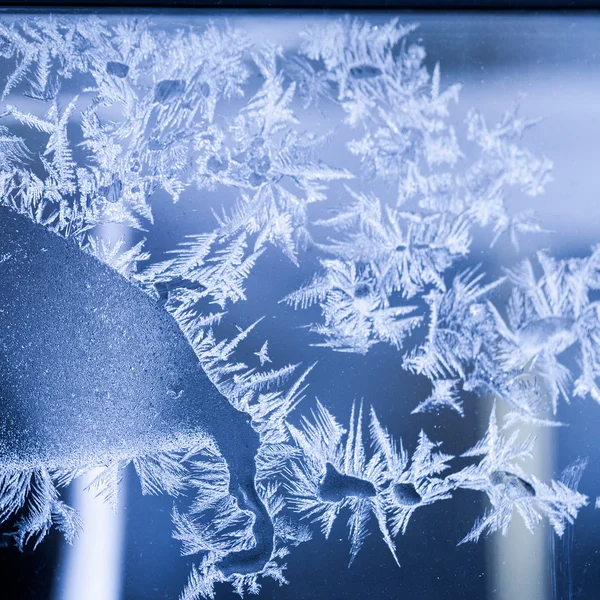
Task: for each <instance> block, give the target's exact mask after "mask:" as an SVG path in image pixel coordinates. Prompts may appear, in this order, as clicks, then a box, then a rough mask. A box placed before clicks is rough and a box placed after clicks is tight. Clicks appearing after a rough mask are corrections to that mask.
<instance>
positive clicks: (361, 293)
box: [354, 283, 371, 298]
mask: <svg viewBox="0 0 600 600" xmlns="http://www.w3.org/2000/svg"><path fill="white" fill-rule="evenodd" d="M370 293H371V288H370V286H369V285H368V284H366V283H359V284H358V285H357V286H356V287H355V288H354V297H355V298H367V297H368V296H369V294H370Z"/></svg>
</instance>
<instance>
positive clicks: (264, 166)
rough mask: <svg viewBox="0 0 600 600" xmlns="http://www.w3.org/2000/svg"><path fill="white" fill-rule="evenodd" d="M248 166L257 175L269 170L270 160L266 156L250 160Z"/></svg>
mask: <svg viewBox="0 0 600 600" xmlns="http://www.w3.org/2000/svg"><path fill="white" fill-rule="evenodd" d="M248 166H249V167H250V168H251V169H252V170H253V171H256V172H257V173H266V172H267V171H268V170H269V169H270V168H271V159H270V158H269V157H268V156H261V157H255V158H251V159H250V160H249V161H248Z"/></svg>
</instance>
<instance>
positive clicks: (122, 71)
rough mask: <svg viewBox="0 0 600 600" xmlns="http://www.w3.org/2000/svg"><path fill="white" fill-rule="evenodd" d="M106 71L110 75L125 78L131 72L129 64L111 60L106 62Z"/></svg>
mask: <svg viewBox="0 0 600 600" xmlns="http://www.w3.org/2000/svg"><path fill="white" fill-rule="evenodd" d="M106 72H107V73H108V74H109V75H113V76H114V77H119V78H120V79H123V78H124V77H127V75H128V73H129V66H128V65H126V64H125V63H122V62H116V61H110V62H107V63H106Z"/></svg>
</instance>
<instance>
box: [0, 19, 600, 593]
mask: <svg viewBox="0 0 600 600" xmlns="http://www.w3.org/2000/svg"><path fill="white" fill-rule="evenodd" d="M124 14H125V13H123V14H115V13H111V17H110V18H111V19H115V20H118V19H119V18H123V15H124ZM338 16H339V14H337V13H334V14H317V13H299V12H295V13H289V14H280V13H276V12H269V13H266V12H265V13H259V14H253V13H251V12H245V13H230V14H228V15H227V17H226V18H227V21H228V22H229V23H230V24H231V25H232V26H237V27H241V28H242V29H244V30H245V31H246V32H247V33H248V34H249V35H250V36H251V37H253V38H255V39H256V40H257V41H258V40H261V41H263V40H265V39H268V40H270V41H272V42H273V43H278V44H280V45H282V46H283V47H284V49H294V48H296V47H297V46H298V44H299V37H298V32H299V31H300V30H302V29H305V27H306V26H308V25H310V24H311V23H314V22H320V21H323V20H326V19H332V18H336V17H338ZM361 16H363V17H364V18H367V19H368V20H370V21H371V22H372V23H377V22H385V21H387V20H389V19H390V18H391V17H395V16H397V17H399V18H400V19H401V20H402V21H405V22H408V23H419V24H420V26H419V29H418V30H417V32H416V33H415V34H413V39H414V41H418V42H420V43H422V45H423V46H424V47H425V48H426V50H427V61H428V65H429V66H430V68H433V67H434V65H435V64H436V63H438V62H439V63H440V66H441V73H442V87H445V86H447V85H450V84H453V83H456V82H459V83H461V84H462V85H463V88H462V91H461V96H460V102H459V103H458V104H457V105H456V106H455V107H454V108H453V112H452V117H451V122H452V124H453V125H454V127H455V128H456V130H457V134H458V137H459V140H460V141H461V142H464V126H463V121H464V118H465V116H466V114H467V112H468V110H469V109H470V108H472V107H475V108H477V109H478V110H479V111H481V112H482V113H483V114H484V115H485V117H486V120H487V121H488V123H489V124H493V123H495V122H496V121H498V120H499V119H500V118H501V115H502V113H503V112H504V111H505V110H507V109H508V108H510V106H511V104H512V103H513V102H515V101H517V100H518V101H519V103H520V107H521V114H522V115H523V116H524V117H527V118H536V117H540V118H541V119H542V120H541V122H540V123H539V124H538V125H537V126H535V127H534V128H533V129H531V130H530V131H528V132H527V134H526V138H525V146H526V147H528V148H529V149H530V150H532V151H533V152H535V153H537V154H542V155H546V156H548V157H549V158H550V159H551V160H552V161H553V162H554V181H553V182H552V183H551V184H550V185H549V186H548V188H547V191H546V193H545V194H542V195H540V196H538V197H535V198H524V197H523V196H519V197H518V198H515V199H514V202H515V203H516V204H518V206H515V208H518V209H520V210H523V209H528V208H531V209H534V210H535V211H536V212H537V214H538V216H539V217H540V220H541V223H542V225H543V226H544V227H545V228H546V229H548V230H549V233H545V234H542V235H537V236H530V237H529V238H528V239H527V240H526V241H525V242H524V243H523V244H522V246H521V248H520V250H519V252H518V253H517V252H515V250H514V249H513V248H512V247H511V246H510V244H509V243H508V241H507V240H503V241H502V242H500V243H499V244H498V245H497V246H495V247H494V248H493V249H492V250H489V248H488V247H487V246H486V245H485V244H484V240H482V241H481V256H479V257H478V258H477V259H473V264H476V263H477V262H480V261H482V262H485V264H486V267H487V266H489V267H490V268H491V269H493V268H497V269H499V268H500V267H503V266H511V265H514V264H515V263H516V262H517V261H518V260H521V259H522V258H524V257H526V256H529V255H530V254H531V253H533V252H534V251H535V250H537V249H541V248H547V249H550V250H551V251H552V252H553V253H554V254H556V255H558V256H572V255H583V254H585V253H587V252H588V251H589V248H590V246H591V245H593V244H597V243H600V204H599V202H598V194H599V193H600V168H599V167H598V165H597V163H598V162H599V160H600V108H599V105H600V17H597V16H595V15H591V14H590V15H585V14H578V15H574V14H569V13H563V14H558V13H557V14H534V13H528V14H516V13H515V14H511V13H502V14H497V13H485V14H483V13H466V12H464V13H438V12H428V13H415V12H404V13H395V14H391V13H383V12H377V13H373V14H365V13H364V12H363V13H361ZM0 18H1V17H0ZM152 18H153V19H154V20H155V21H156V22H160V23H161V25H163V24H164V27H165V28H173V30H175V29H176V28H177V27H181V26H190V25H196V24H198V26H200V27H202V26H204V24H205V23H206V22H207V20H209V19H214V20H216V21H220V20H221V19H224V18H225V17H224V16H223V15H222V14H220V13H209V12H203V13H198V12H194V13H191V12H189V13H186V12H180V11H177V12H169V11H164V12H156V13H155V14H154V15H153V17H152ZM0 69H1V67H0ZM314 118H315V123H316V124H317V125H318V121H319V120H320V119H327V114H317V113H315V115H314ZM315 123H311V124H307V129H312V130H314V126H315ZM341 144H343V140H342V139H340V140H334V141H333V143H332V146H331V148H330V152H331V154H332V155H335V153H336V145H337V147H339V146H341ZM467 160H468V157H467ZM339 166H344V165H339ZM380 193H381V194H382V195H383V194H385V193H387V192H386V190H385V189H384V188H382V189H381V190H380ZM524 202H526V203H527V204H526V205H525V204H524ZM154 207H155V214H156V217H155V233H154V234H153V235H152V236H151V237H150V238H149V241H150V247H149V248H148V250H150V251H151V252H157V253H160V252H162V251H164V249H166V248H172V247H174V246H175V244H176V243H177V242H178V241H180V240H181V239H182V238H183V237H184V235H186V234H188V233H199V232H201V231H205V230H207V229H209V228H210V226H206V225H203V222H204V220H205V219H207V218H210V211H209V210H208V209H207V208H206V207H204V206H202V198H199V193H198V192H195V191H188V192H186V193H185V194H184V196H183V197H182V199H181V200H180V202H179V203H178V204H176V205H174V204H173V203H172V202H171V201H170V200H166V199H165V201H164V202H158V201H157V202H155V203H154ZM314 266H315V259H314V257H313V258H311V256H310V255H309V254H308V253H306V256H305V257H303V260H302V261H301V267H300V268H297V267H295V266H294V265H292V264H291V263H290V262H289V261H288V260H287V259H286V258H285V257H283V256H282V255H281V254H280V253H277V252H272V253H267V255H266V256H265V259H264V260H263V261H262V262H261V263H259V264H258V265H257V267H256V269H255V271H254V272H253V275H252V277H251V278H250V279H249V281H248V294H247V295H248V302H246V303H241V305H240V306H237V305H236V306H235V307H234V309H233V310H232V311H231V313H230V314H232V315H233V316H234V319H235V322H236V324H238V325H240V326H245V325H248V324H250V323H251V322H253V321H254V320H255V319H256V318H257V316H262V315H263V314H264V315H266V319H265V320H264V321H263V323H262V328H261V334H262V335H264V337H265V339H268V340H269V349H270V352H271V354H272V356H276V360H277V363H278V365H283V364H286V363H290V362H291V363H302V364H303V365H309V364H312V363H313V362H314V361H318V364H317V367H316V368H315V369H314V371H313V373H312V377H311V379H310V388H309V389H308V392H307V398H306V400H305V401H304V403H303V404H302V405H301V407H300V408H299V409H298V411H299V412H300V413H302V412H304V413H308V412H309V410H310V408H312V407H313V406H314V398H315V397H318V398H319V399H321V400H322V401H323V402H324V403H325V404H326V406H327V407H328V408H329V409H330V410H331V411H332V412H333V413H334V414H335V416H336V417H337V418H339V420H340V421H342V422H347V419H348V417H349V413H350V407H351V403H352V401H354V400H358V401H360V400H361V399H362V400H364V401H365V403H366V404H372V405H373V406H374V407H375V408H376V410H377V412H378V415H379V416H380V418H381V421H382V422H383V423H385V425H386V426H387V427H388V429H389V430H390V431H391V433H393V434H394V435H396V436H400V437H402V439H403V441H404V445H405V448H406V449H407V450H408V451H409V452H412V451H413V450H414V447H415V445H416V441H417V436H418V433H419V431H420V430H421V429H425V430H426V431H427V433H428V434H429V435H430V437H431V438H432V439H434V440H443V441H444V445H443V449H444V450H445V451H447V452H449V453H460V452H462V451H464V450H465V449H467V448H469V447H471V446H472V445H473V444H474V443H475V442H476V441H477V439H479V437H480V436H481V435H482V433H483V432H484V431H485V428H486V426H487V421H488V418H489V413H490V410H491V407H492V405H491V402H486V401H485V399H482V400H476V399H475V398H470V399H465V405H466V406H467V411H466V415H465V417H464V418H461V417H460V416H458V415H457V414H454V413H452V414H449V413H442V414H440V415H435V414H434V415H431V414H429V415H410V411H411V410H412V409H413V408H414V406H415V405H416V404H417V403H418V402H419V401H420V400H422V399H423V398H425V397H426V396H427V395H428V393H429V387H428V383H427V382H426V381H423V380H421V379H420V378H418V377H415V376H412V375H410V374H408V373H406V372H404V371H402V370H401V368H400V365H399V361H400V355H399V353H398V352H397V351H395V350H393V349H392V348H387V347H383V346H376V347H374V348H373V349H372V351H370V352H369V354H368V355H366V356H358V355H352V354H338V353H334V352H332V351H331V350H329V349H327V348H316V347H314V346H311V344H312V343H314V342H315V341H316V340H315V338H314V336H312V335H311V334H310V333H309V332H308V331H307V330H306V329H303V328H301V327H300V325H302V324H306V323H307V322H310V315H309V314H308V313H307V314H302V315H298V313H294V312H293V311H291V309H289V307H285V306H284V305H281V304H279V303H278V301H279V300H280V299H281V298H282V297H283V296H284V295H285V294H287V293H289V291H290V289H294V288H295V287H297V286H298V285H300V284H302V283H303V282H305V281H306V280H307V279H308V277H309V276H310V275H311V274H312V272H313V271H314ZM464 266H469V265H464ZM265 282H268V285H265ZM299 316H301V317H302V319H301V321H302V322H299V321H300V320H299ZM259 346H260V344H259ZM256 350H258V348H256ZM278 365H275V366H278ZM559 416H560V418H561V420H563V421H564V422H566V423H568V424H569V426H568V427H564V428H560V429H553V430H547V431H541V432H540V431H539V430H538V431H537V434H538V438H539V441H538V451H537V454H536V457H535V459H534V462H533V463H532V464H531V465H530V467H531V469H532V470H533V471H534V472H536V474H538V475H539V476H541V477H543V478H548V477H558V476H559V475H560V473H561V471H562V469H564V468H565V467H567V466H568V465H569V464H571V463H572V462H573V461H574V460H576V459H577V458H578V457H587V458H588V466H587V469H586V470H585V472H584V474H583V478H582V482H581V485H580V489H581V490H583V491H584V492H585V493H587V494H589V495H590V496H591V498H592V504H591V506H588V507H587V508H586V509H584V510H582V511H581V513H580V515H579V517H578V519H577V521H576V524H575V526H574V527H572V528H570V529H569V530H568V532H567V535H566V536H565V537H564V538H563V540H558V539H554V538H553V534H552V532H551V531H550V530H549V528H547V527H541V528H540V529H539V531H538V532H537V533H536V534H535V536H531V534H529V533H528V532H526V531H524V528H523V527H522V526H521V524H520V523H519V522H518V521H519V519H515V520H514V522H513V525H512V526H511V529H510V531H509V533H508V536H507V537H506V538H502V537H501V536H500V535H499V534H495V535H494V536H492V537H491V538H490V539H489V540H485V541H481V542H480V543H479V544H476V545H475V544H465V545H461V546H458V547H457V546H456V544H457V542H458V541H459V540H460V539H462V538H463V537H464V535H465V534H466V533H467V532H468V530H469V529H470V527H471V525H472V523H473V521H474V520H475V519H476V518H477V517H478V516H480V515H481V514H482V513H483V510H484V506H485V504H484V503H485V501H484V499H483V498H482V497H481V495H480V494H475V493H469V492H466V491H462V492H460V493H457V494H456V496H455V497H454V498H453V499H452V500H449V501H445V502H441V503H437V504H435V505H432V506H429V507H427V508H425V509H423V510H421V511H417V513H416V514H415V516H414V517H413V519H412V520H411V522H410V525H409V527H408V530H407V532H406V534H405V535H404V536H403V537H401V538H399V539H398V540H397V548H398V557H399V561H400V564H401V568H400V569H398V568H397V567H396V566H395V565H394V563H393V560H392V558H391V556H390V555H389V552H388V550H387V548H386V547H385V545H384V543H383V541H382V540H381V539H380V536H379V535H378V533H377V532H375V531H374V530H373V531H372V533H373V535H371V536H370V537H369V538H368V539H367V541H366V543H365V546H364V549H363V551H362V552H360V553H359V555H358V556H357V558H356V560H355V562H354V564H353V566H352V568H351V569H348V542H347V539H346V529H345V519H344V518H343V516H342V518H341V519H339V520H338V522H337V523H336V525H335V526H334V529H333V533H332V535H331V538H330V539H329V540H328V541H325V540H324V539H323V538H322V536H320V534H319V533H318V532H317V531H315V534H314V539H313V540H312V541H311V542H309V543H307V544H304V545H302V546H300V547H299V548H297V549H296V550H295V551H294V552H293V553H292V554H291V555H290V556H289V557H288V570H287V573H286V577H287V578H288V580H289V581H290V585H288V586H284V587H278V586H277V585H276V584H275V583H273V582H272V581H270V580H267V581H265V582H264V587H263V591H262V597H264V598H272V599H274V600H275V599H282V600H284V599H285V600H292V599H296V600H309V599H310V600H313V599H314V600H317V599H319V600H320V599H323V598H333V599H338V598H339V599H342V598H347V599H349V600H354V599H363V598H370V599H373V600H379V599H381V600H387V599H390V600H391V599H396V598H407V599H410V600H433V599H435V600H463V599H464V600H467V599H474V598H477V599H479V598H481V599H484V598H490V599H498V600H509V599H510V600H521V599H523V600H545V599H552V600H572V599H579V600H594V599H596V598H598V582H599V581H600V511H598V510H594V507H593V501H594V499H595V496H597V495H600V467H599V466H598V465H599V463H600V444H599V443H598V432H599V431H600V406H598V405H595V404H594V403H593V402H592V401H591V400H589V399H587V400H585V401H582V400H580V399H574V400H573V401H572V403H571V404H570V405H565V404H564V403H563V405H562V406H561V407H560V414H559ZM78 485H79V487H73V489H71V490H69V493H70V494H71V496H70V498H69V499H70V501H71V502H72V503H73V504H74V505H75V506H76V507H79V508H80V509H82V510H84V511H86V510H87V513H86V515H87V516H86V522H88V521H89V519H92V521H93V522H94V523H95V524H94V526H93V528H92V530H96V531H97V532H98V535H100V533H103V534H104V535H102V536H101V537H97V536H94V535H91V536H90V535H87V536H83V537H82V538H81V539H79V540H78V541H77V542H76V543H75V545H74V546H73V547H72V548H67V547H66V546H64V544H63V543H62V540H61V538H60V536H59V535H57V534H56V533H55V532H53V533H52V534H51V535H50V536H49V538H48V539H47V540H45V541H44V542H43V543H42V544H41V545H40V547H39V548H38V549H37V550H36V551H35V552H33V551H32V550H31V549H28V550H26V552H25V553H24V554H20V553H19V552H17V551H16V549H14V548H13V547H11V545H10V544H9V543H6V544H2V546H1V547H0V564H1V565H2V572H3V573H9V574H10V578H11V579H12V584H11V587H12V588H13V589H14V590H15V592H14V594H15V595H12V596H11V595H10V594H11V593H12V592H10V591H9V595H8V596H3V597H5V598H7V600H12V599H13V598H14V599H15V600H30V599H31V600H34V599H35V600H46V599H48V600H75V599H76V598H81V599H82V600H83V599H85V600H117V599H119V598H122V599H123V600H159V599H162V600H166V599H175V598H177V597H178V595H179V593H180V591H181V590H182V588H183V585H184V584H185V581H186V579H187V576H188V573H189V568H190V566H191V565H192V564H193V563H196V564H197V563H198V562H199V561H198V557H180V556H179V551H180V547H179V543H177V542H176V541H175V540H173V539H171V537H170V533H171V529H172V525H171V519H170V514H171V509H172V504H173V500H172V499H171V498H169V497H166V496H164V497H142V496H141V493H140V491H139V484H138V482H137V481H136V478H135V477H133V476H130V477H128V478H126V480H125V481H124V486H125V487H126V494H124V496H123V498H122V500H121V505H120V509H119V513H118V514H117V515H116V516H115V515H113V514H112V513H110V511H106V510H105V509H104V508H103V507H102V505H101V502H100V501H97V502H95V503H94V502H91V501H90V502H88V504H86V500H85V494H84V493H82V490H83V487H84V486H83V484H81V483H79V484H78ZM82 486H83V487H82ZM88 495H89V492H88ZM348 516H349V515H348ZM8 530H9V527H8V526H6V525H5V526H3V529H2V531H8ZM82 573H83V574H84V576H82ZM95 580H97V581H103V582H104V584H106V586H105V587H104V588H102V589H103V590H104V591H102V592H101V593H100V592H99V593H95V592H94V590H97V589H98V585H99V584H96V583H93V582H94V581H95ZM74 590H75V591H74ZM234 597H235V598H237V596H235V595H233V593H232V592H231V588H230V586H221V587H219V588H218V589H217V598H218V599H229V598H234Z"/></svg>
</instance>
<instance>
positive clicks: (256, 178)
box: [248, 172, 266, 187]
mask: <svg viewBox="0 0 600 600" xmlns="http://www.w3.org/2000/svg"><path fill="white" fill-rule="evenodd" d="M265 181H266V178H265V176H264V175H261V174H260V173H256V172H252V173H250V177H248V183H249V184H250V185H251V186H252V187H258V186H259V185H262V184H263V183H264V182H265Z"/></svg>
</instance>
